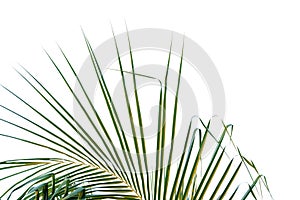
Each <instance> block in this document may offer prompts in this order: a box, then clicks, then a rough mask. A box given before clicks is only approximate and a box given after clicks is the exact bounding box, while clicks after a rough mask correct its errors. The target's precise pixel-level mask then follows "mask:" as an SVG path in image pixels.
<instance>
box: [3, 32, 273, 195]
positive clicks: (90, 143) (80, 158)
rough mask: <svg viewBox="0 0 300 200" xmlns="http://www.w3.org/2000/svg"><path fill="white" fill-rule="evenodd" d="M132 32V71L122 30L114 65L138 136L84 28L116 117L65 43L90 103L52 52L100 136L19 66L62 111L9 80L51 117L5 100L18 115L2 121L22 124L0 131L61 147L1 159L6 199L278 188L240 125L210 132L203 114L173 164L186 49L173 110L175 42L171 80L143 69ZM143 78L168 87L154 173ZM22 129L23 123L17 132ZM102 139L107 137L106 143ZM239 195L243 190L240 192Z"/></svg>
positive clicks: (163, 96)
mask: <svg viewBox="0 0 300 200" xmlns="http://www.w3.org/2000/svg"><path fill="white" fill-rule="evenodd" d="M127 34H128V35H127V36H128V49H129V55H130V70H131V71H126V70H125V67H126V66H125V64H124V63H123V62H122V56H121V55H120V54H119V49H118V44H117V37H116V36H115V35H114V33H113V36H114V40H115V46H116V54H117V62H118V64H119V69H118V70H112V71H116V72H118V73H119V74H120V77H121V80H122V85H123V92H124V100H125V106H126V109H127V112H128V113H127V114H128V119H129V123H130V127H131V132H132V135H133V137H132V138H128V137H127V136H126V134H125V130H124V123H125V122H123V121H121V119H120V117H119V114H118V110H117V109H116V107H115V102H114V101H113V99H112V97H111V92H110V90H109V83H108V82H107V81H106V80H105V78H106V77H105V76H104V74H103V72H102V71H101V69H100V65H99V62H100V61H101V60H100V61H99V60H98V59H97V58H96V55H95V53H94V51H93V48H92V46H91V44H90V42H89V41H88V39H87V37H86V35H85V34H84V40H85V43H86V46H87V49H88V52H89V55H90V60H91V63H92V67H93V70H94V72H95V76H96V77H97V81H98V84H99V87H100V90H101V91H100V92H101V96H102V97H103V98H104V102H105V103H104V104H103V105H102V106H103V107H105V108H106V110H107V112H108V114H109V115H108V116H109V117H108V118H104V117H103V115H102V113H101V112H99V111H98V110H97V108H96V105H95V104H94V103H93V102H92V100H91V98H90V97H89V96H88V94H87V88H85V87H84V84H83V82H82V80H80V78H79V77H78V75H77V74H76V72H75V69H74V67H73V65H72V64H71V62H70V61H69V60H68V58H67V56H66V54H65V52H64V51H63V50H62V49H61V48H60V47H59V50H60V52H61V53H62V57H63V58H64V60H65V61H66V64H67V66H68V67H67V69H68V70H70V73H69V74H71V75H72V76H73V78H74V79H75V80H76V81H77V82H78V83H79V85H80V89H81V91H82V92H83V94H84V95H83V96H84V98H85V99H86V100H87V102H88V103H87V105H85V104H83V102H82V101H81V99H80V98H79V97H78V96H77V94H76V92H75V91H74V90H73V89H72V87H71V83H70V81H69V80H68V76H67V75H68V74H67V73H66V72H63V70H62V69H61V68H60V67H59V65H58V64H57V63H56V62H55V61H54V59H53V58H52V57H51V56H50V55H49V54H48V53H47V52H46V54H47V56H48V58H49V59H50V62H51V63H52V65H53V67H54V70H55V72H56V73H57V74H58V75H59V76H60V78H61V81H62V86H64V87H66V88H67V90H68V92H69V94H68V95H71V97H73V98H74V99H75V101H76V103H77V104H78V105H79V107H80V109H81V111H82V113H83V116H84V117H85V118H86V121H87V123H88V124H89V125H90V126H91V127H92V129H93V131H95V133H96V136H95V137H93V136H92V135H91V134H90V133H89V132H88V130H87V129H86V127H85V126H84V124H81V123H80V122H79V121H78V120H77V119H76V118H75V117H74V116H73V115H72V114H71V112H70V111H68V109H67V106H65V105H64V99H63V98H61V97H57V96H55V95H54V93H53V92H51V91H50V89H48V88H47V85H46V84H43V83H42V81H40V80H38V78H37V77H35V76H34V75H33V74H32V73H31V72H29V71H28V70H26V69H25V68H24V67H21V69H22V71H21V70H17V73H18V74H19V75H20V77H21V79H23V80H24V82H25V83H26V84H27V85H28V87H29V88H31V89H32V90H33V91H35V94H36V97H38V98H40V99H41V100H43V102H44V104H43V106H48V107H50V108H51V110H52V111H53V112H54V113H55V115H56V116H57V118H56V119H51V117H50V116H49V114H48V113H44V112H42V111H40V110H39V108H38V106H37V105H33V104H32V103H30V102H29V101H28V100H25V98H24V97H22V95H19V94H16V93H15V92H13V91H11V90H10V89H9V88H8V87H6V86H2V88H3V89H4V90H6V91H7V92H8V94H10V95H12V96H13V97H14V98H16V99H17V100H18V101H19V102H20V103H21V104H23V105H24V106H25V107H27V108H28V109H29V110H30V111H31V112H32V113H34V114H35V115H36V117H38V118H39V120H42V121H43V122H45V124H43V125H41V124H40V123H39V121H36V120H34V119H33V117H32V116H30V117H29V116H26V115H24V114H21V113H20V112H18V111H16V110H14V109H12V108H9V106H7V105H0V108H1V109H2V110H3V111H6V113H10V114H12V115H13V116H14V118H13V119H7V118H6V117H5V116H4V117H1V118H0V122H1V123H3V124H6V125H9V126H11V127H12V128H14V132H9V133H7V132H5V133H3V132H2V131H1V130H0V131H1V132H0V136H1V137H5V138H10V139H13V140H18V141H22V142H24V143H28V144H31V145H34V146H36V147H37V148H44V149H47V150H49V151H51V152H54V153H55V155H57V157H56V158H34V156H33V158H26V159H24V158H22V159H16V160H8V161H3V162H1V163H0V184H1V190H0V199H15V198H18V199H51V200H52V199H53V200H54V199H147V200H151V199H158V200H161V199H163V200H165V199H171V200H172V199H175V200H177V199H195V200H197V199H232V198H241V199H246V198H248V197H250V196H252V197H254V198H258V197H260V196H262V194H263V193H265V191H267V194H269V195H270V191H269V188H268V184H267V181H266V178H265V177H264V176H262V175H261V174H259V172H258V170H257V168H256V166H255V165H254V163H253V162H252V161H249V160H248V159H246V158H245V157H244V156H242V154H241V152H240V150H239V149H238V148H237V146H236V145H235V144H234V142H233V141H232V130H233V126H232V125H224V127H223V132H222V134H221V135H220V137H219V138H215V136H214V134H213V133H211V132H210V121H209V122H208V123H207V124H206V123H204V122H203V121H202V120H201V119H200V118H199V117H197V116H194V117H193V116H190V118H191V120H190V124H189V127H188V130H187V131H186V135H185V141H184V144H183V150H182V156H181V157H180V159H179V161H178V162H176V163H172V159H173V151H174V149H173V148H174V146H173V143H171V149H170V151H169V152H168V154H167V158H165V157H166V156H165V153H166V152H165V150H164V148H165V147H166V141H167V139H170V140H171V141H173V140H174V137H175V133H176V125H177V115H178V113H177V110H178V108H177V107H178V98H179V90H180V80H181V72H182V70H183V68H184V66H183V59H184V56H183V53H184V48H183V47H182V54H181V55H180V58H181V59H180V63H178V67H179V70H178V79H177V89H176V94H175V101H174V102H173V103H174V104H173V112H172V115H168V113H167V111H166V109H167V104H169V103H170V101H169V100H168V99H167V89H168V72H169V67H170V60H171V55H172V42H171V45H170V51H169V55H168V58H166V60H167V63H166V74H165V79H164V80H158V79H156V78H155V77H150V76H148V75H146V74H138V73H136V72H135V65H134V51H133V50H132V47H131V43H130V37H129V33H128V32H127ZM126 74H127V75H128V74H129V75H130V76H131V77H132V83H133V86H134V100H135V106H133V105H131V103H130V101H129V93H128V90H127V89H128V88H127V84H128V83H127V82H126V81H127V80H125V75H126ZM138 78H141V79H142V78H144V79H155V80H157V81H158V83H159V86H160V90H159V99H158V100H157V101H158V105H159V111H158V113H157V119H156V120H157V121H158V127H157V136H156V150H157V152H156V161H155V162H156V163H155V166H156V169H155V170H154V171H153V172H151V171H150V170H149V160H148V158H147V153H148V151H149V150H148V148H149V146H150V145H153V144H147V141H146V140H145V138H144V126H143V115H142V109H143V108H142V106H141V103H140V102H141V99H140V96H139V93H138V91H137V89H138V88H137V79H138ZM23 95H24V94H23ZM25 95H26V94H25ZM171 104H172V102H171ZM134 112H136V113H135V114H136V116H137V121H138V125H139V127H138V128H136V127H135V126H134V116H135V115H134ZM16 119H18V120H16ZM167 119H171V127H172V128H171V133H168V132H167V129H166V125H165V122H166V121H167ZM56 120H60V122H63V123H64V125H65V126H60V125H59V124H60V123H58V122H57V121H56ZM107 120H108V121H109V122H110V123H111V125H112V128H113V131H111V130H110V128H109V125H108V123H106V122H107ZM198 124H200V126H199V125H198ZM15 130H18V131H17V133H16V132H15ZM138 132H139V133H140V134H141V138H140V139H139V138H138V137H137V133H138ZM76 137H78V138H80V139H81V141H82V142H80V141H78V139H75V138H76ZM115 138H117V140H116V139H115ZM208 138H210V139H213V140H215V143H216V145H215V149H214V151H212V152H211V153H210V154H209V157H208V158H204V157H203V149H204V148H205V146H206V141H207V139H208ZM99 141H101V145H100V143H99ZM130 144H133V145H130ZM230 147H231V148H232V149H233V150H234V154H233V155H232V152H231V153H229V152H228V151H227V149H229V148H230ZM119 149H121V151H119ZM165 159H167V161H168V162H167V166H164V160H165ZM242 171H244V174H247V176H248V177H247V178H246V182H248V187H247V189H243V188H242V187H241V184H240V182H237V181H239V174H241V173H242ZM173 175H174V176H173ZM240 178H241V177H240ZM6 181H7V183H9V184H5V183H6ZM2 184H3V186H2ZM238 194H242V195H240V196H239V197H237V195H238Z"/></svg>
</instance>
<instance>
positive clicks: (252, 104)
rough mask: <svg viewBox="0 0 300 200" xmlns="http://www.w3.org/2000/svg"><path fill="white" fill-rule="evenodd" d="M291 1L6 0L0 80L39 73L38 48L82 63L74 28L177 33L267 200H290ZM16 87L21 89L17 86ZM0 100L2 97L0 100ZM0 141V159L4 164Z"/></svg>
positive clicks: (294, 79) (294, 117)
mask: <svg viewBox="0 0 300 200" xmlns="http://www.w3.org/2000/svg"><path fill="white" fill-rule="evenodd" d="M299 9H300V4H299V3H298V2H297V1H289V0H285V1H274V0H273V1H262V0H253V1H241V0H236V1H232V0H228V1H213V0H212V1H209V2H208V1H206V2H204V1H174V0H173V1H156V0H152V1H148V2H146V1H129V0H128V1H121V0H120V1H114V0H111V1H106V2H104V1H102V2H101V1H89V0H87V1H74V0H73V1H68V0H65V1H56V0H52V1H33V0H28V1H14V0H12V1H9V2H8V3H4V1H1V2H0V82H1V83H2V84H5V85H12V84H13V85H14V87H22V85H18V83H20V82H19V81H20V79H13V78H14V77H16V76H15V75H14V74H15V73H14V72H13V70H12V66H17V64H18V63H21V64H23V65H24V66H26V68H28V69H30V70H31V71H33V72H36V73H38V71H39V66H41V65H45V63H47V64H49V62H48V60H47V58H46V57H45V54H44V52H43V50H42V48H45V49H47V50H49V51H50V53H51V52H56V51H57V46H56V42H57V43H59V44H60V45H61V46H62V47H63V48H64V50H65V51H66V52H68V57H69V59H70V60H71V61H72V63H75V64H77V65H78V66H80V65H81V64H82V63H83V61H84V59H85V58H86V57H87V51H86V49H82V48H81V47H82V46H83V45H82V44H83V38H82V33H81V30H80V26H82V27H83V28H84V29H85V31H86V33H87V34H88V36H89V39H90V41H91V42H92V44H95V45H98V44H101V43H102V42H103V41H104V40H106V39H108V38H110V37H111V29H110V21H111V22H112V24H113V26H114V29H115V32H116V33H120V32H124V30H125V26H124V19H126V21H127V24H128V27H129V29H136V28H149V27H150V28H164V29H170V30H174V31H177V32H179V33H185V34H186V35H187V36H188V37H190V38H192V39H193V40H195V41H196V42H197V43H198V44H199V45H200V46H202V48H203V49H204V50H205V51H206V52H207V53H208V54H209V56H210V57H211V59H212V60H213V62H214V63H215V65H216V67H217V69H218V71H219V73H220V76H221V78H222V81H223V84H224V87H225V94H226V122H227V123H232V124H234V125H235V128H234V140H235V141H236V143H237V144H238V145H239V147H240V148H241V150H242V152H243V154H245V155H246V157H248V158H251V159H253V160H254V162H255V163H256V165H257V167H258V168H259V170H260V171H261V172H262V173H263V174H264V175H266V176H267V178H268V181H269V185H270V188H271V190H272V193H273V195H274V197H275V199H296V198H297V195H298V189H299V188H298V186H299V180H300V173H299V169H300V162H299V161H300V159H299V154H298V153H299V152H300V151H299V150H300V148H299V139H300V136H299V135H300V131H299V125H298V124H299V121H300V120H299V113H300V91H299V88H300V79H299V76H300V70H299V68H300V56H299V55H300V25H299V24H300V12H299ZM22 83H23V82H22ZM1 94H3V93H1ZM0 98H1V103H9V102H5V99H4V98H3V96H0ZM7 142H8V140H4V139H0V149H1V151H0V160H4V159H8V158H9V157H10V155H11V154H14V151H17V150H18V149H17V147H14V148H15V149H14V150H10V151H8V150H7V149H6V148H8V147H9V144H8V143H7Z"/></svg>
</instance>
